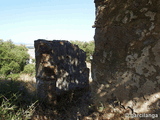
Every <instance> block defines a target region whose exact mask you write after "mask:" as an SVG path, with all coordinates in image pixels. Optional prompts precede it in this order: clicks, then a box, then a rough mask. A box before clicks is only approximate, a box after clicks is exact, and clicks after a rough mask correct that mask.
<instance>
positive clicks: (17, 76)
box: [6, 74, 20, 80]
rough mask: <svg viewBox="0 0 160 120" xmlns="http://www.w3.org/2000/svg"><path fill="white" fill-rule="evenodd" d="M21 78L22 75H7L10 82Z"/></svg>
mask: <svg viewBox="0 0 160 120" xmlns="http://www.w3.org/2000/svg"><path fill="white" fill-rule="evenodd" d="M19 77H20V75H19V74H9V75H7V77H6V78H7V79H8V80H10V79H11V80H17V79H18V78H19Z"/></svg>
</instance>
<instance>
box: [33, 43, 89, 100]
mask: <svg viewBox="0 0 160 120" xmlns="http://www.w3.org/2000/svg"><path fill="white" fill-rule="evenodd" d="M35 56H36V82H37V93H38V96H39V97H40V98H42V99H44V100H45V101H47V102H48V103H54V102H55V101H56V96H57V95H62V94H64V93H65V92H67V91H75V90H81V89H83V90H84V89H86V90H87V89H88V88H89V80H88V79H89V69H88V68H87V67H86V63H85V60H86V54H85V52H84V51H83V50H81V49H79V47H78V46H77V45H73V44H71V43H70V42H68V41H62V40H61V41H58V40H53V41H46V40H36V41H35Z"/></svg>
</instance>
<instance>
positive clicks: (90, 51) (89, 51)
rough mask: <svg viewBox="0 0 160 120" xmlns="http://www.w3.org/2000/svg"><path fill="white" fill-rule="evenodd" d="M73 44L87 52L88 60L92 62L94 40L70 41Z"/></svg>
mask: <svg viewBox="0 0 160 120" xmlns="http://www.w3.org/2000/svg"><path fill="white" fill-rule="evenodd" d="M70 42H71V43H72V44H75V45H78V46H79V48H80V49H82V50H83V51H84V52H86V61H87V62H90V60H91V57H92V55H93V52H94V48H95V45H94V41H89V42H82V41H77V40H75V41H70Z"/></svg>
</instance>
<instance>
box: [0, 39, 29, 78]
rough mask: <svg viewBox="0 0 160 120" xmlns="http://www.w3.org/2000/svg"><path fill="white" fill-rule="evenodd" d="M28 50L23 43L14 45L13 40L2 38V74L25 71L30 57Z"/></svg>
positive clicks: (0, 53)
mask: <svg viewBox="0 0 160 120" xmlns="http://www.w3.org/2000/svg"><path fill="white" fill-rule="evenodd" d="M27 50H28V49H27V48H26V47H25V46H23V45H20V46H17V45H14V44H13V43H12V41H11V40H9V41H3V40H0V75H5V76H7V75H9V74H17V73H19V72H20V71H23V69H24V66H25V65H26V61H27V60H28V59H29V54H28V53H27Z"/></svg>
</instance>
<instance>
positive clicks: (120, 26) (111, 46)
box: [92, 0, 160, 119]
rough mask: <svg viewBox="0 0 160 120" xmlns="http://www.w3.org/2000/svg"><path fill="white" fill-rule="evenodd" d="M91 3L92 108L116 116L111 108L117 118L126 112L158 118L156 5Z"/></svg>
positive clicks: (159, 66)
mask: <svg viewBox="0 0 160 120" xmlns="http://www.w3.org/2000/svg"><path fill="white" fill-rule="evenodd" d="M95 3H96V7H97V10H98V13H97V17H96V23H95V27H96V32H95V53H94V56H93V62H92V74H93V75H92V76H93V83H92V88H93V89H92V90H93V94H94V93H96V94H95V96H94V101H95V104H97V106H99V107H101V103H103V104H106V107H108V108H111V107H113V108H114V109H112V110H113V111H114V113H115V114H116V111H117V110H116V107H115V106H117V108H118V106H119V112H120V113H121V112H125V111H127V110H129V111H130V112H131V113H157V114H159V112H160V106H159V104H160V74H159V71H160V64H159V60H160V55H159V51H160V49H159V45H160V40H159V38H160V35H159V34H158V33H159V31H158V29H159V27H158V26H156V24H159V21H157V20H158V15H157V12H156V11H154V10H155V9H158V6H157V4H158V3H156V2H148V1H147V0H146V1H143V2H142V1H133V2H131V1H128V0H126V1H125V2H124V1H122V0H121V1H116V3H115V1H98V0H95ZM116 5H117V6H116ZM142 6H143V7H144V6H145V7H146V9H145V8H142ZM135 11H136V12H135ZM156 16H157V18H156ZM156 19H157V20H156ZM153 33H157V34H153ZM108 108H106V110H108V112H109V111H110V110H109V109H108ZM119 115H120V114H119ZM113 116H114V115H113ZM123 116H124V114H123ZM157 119H158V118H157Z"/></svg>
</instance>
